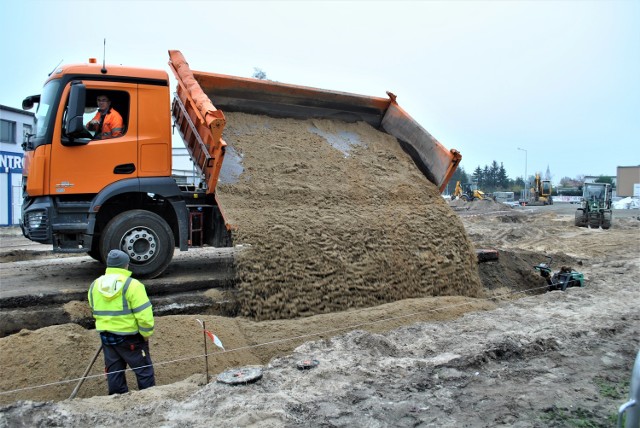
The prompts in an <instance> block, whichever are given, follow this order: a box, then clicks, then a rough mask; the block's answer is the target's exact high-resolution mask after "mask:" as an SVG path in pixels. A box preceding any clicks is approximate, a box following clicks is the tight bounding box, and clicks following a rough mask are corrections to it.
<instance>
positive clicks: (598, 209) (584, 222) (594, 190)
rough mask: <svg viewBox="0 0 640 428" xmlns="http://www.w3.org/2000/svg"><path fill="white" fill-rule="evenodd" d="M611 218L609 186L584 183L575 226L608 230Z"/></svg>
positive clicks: (606, 184)
mask: <svg viewBox="0 0 640 428" xmlns="http://www.w3.org/2000/svg"><path fill="white" fill-rule="evenodd" d="M611 217H612V215H611V185H610V184H608V183H584V187H583V190H582V202H581V206H580V208H578V209H577V210H576V219H575V225H576V226H579V227H591V228H593V229H597V228H599V227H602V228H603V229H609V228H610V227H611Z"/></svg>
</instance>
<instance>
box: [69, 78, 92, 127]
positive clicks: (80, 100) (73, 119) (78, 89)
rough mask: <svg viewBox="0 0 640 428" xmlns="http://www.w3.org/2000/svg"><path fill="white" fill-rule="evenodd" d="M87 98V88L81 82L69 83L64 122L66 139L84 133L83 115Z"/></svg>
mask: <svg viewBox="0 0 640 428" xmlns="http://www.w3.org/2000/svg"><path fill="white" fill-rule="evenodd" d="M86 98H87V88H86V87H85V86H84V85H83V84H82V83H81V82H71V93H70V94H69V106H68V107H67V120H66V122H65V129H66V134H67V136H68V137H71V138H76V137H78V136H79V134H80V133H81V132H82V131H84V124H83V123H82V121H83V119H84V118H83V114H84V105H85V101H86Z"/></svg>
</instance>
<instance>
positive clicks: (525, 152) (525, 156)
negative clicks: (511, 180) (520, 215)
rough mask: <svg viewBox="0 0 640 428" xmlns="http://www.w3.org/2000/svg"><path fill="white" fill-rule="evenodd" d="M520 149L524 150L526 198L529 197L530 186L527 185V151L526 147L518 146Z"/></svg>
mask: <svg viewBox="0 0 640 428" xmlns="http://www.w3.org/2000/svg"><path fill="white" fill-rule="evenodd" d="M518 150H522V151H523V152H524V180H523V181H524V199H525V200H526V199H527V192H528V186H527V163H528V162H527V151H526V150H525V149H521V148H520V147H518Z"/></svg>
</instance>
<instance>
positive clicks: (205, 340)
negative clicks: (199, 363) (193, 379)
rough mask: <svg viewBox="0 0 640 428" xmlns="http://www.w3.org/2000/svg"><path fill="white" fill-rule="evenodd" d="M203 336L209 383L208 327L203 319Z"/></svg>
mask: <svg viewBox="0 0 640 428" xmlns="http://www.w3.org/2000/svg"><path fill="white" fill-rule="evenodd" d="M202 336H203V338H204V365H205V371H206V372H207V383H209V356H208V355H207V327H206V325H205V322H204V321H202Z"/></svg>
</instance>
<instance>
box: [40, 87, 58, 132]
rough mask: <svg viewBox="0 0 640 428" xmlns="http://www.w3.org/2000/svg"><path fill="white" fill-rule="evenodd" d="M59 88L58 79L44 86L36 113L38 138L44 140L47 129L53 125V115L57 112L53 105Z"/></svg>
mask: <svg viewBox="0 0 640 428" xmlns="http://www.w3.org/2000/svg"><path fill="white" fill-rule="evenodd" d="M59 86H60V80H58V79H56V80H52V81H50V82H49V83H47V84H46V85H44V88H43V89H42V95H40V103H39V104H38V110H37V111H36V138H42V137H44V136H45V134H46V133H47V127H48V126H49V123H51V114H52V113H53V112H54V111H55V109H54V108H53V103H54V102H55V99H56V95H57V94H58V87H59Z"/></svg>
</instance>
